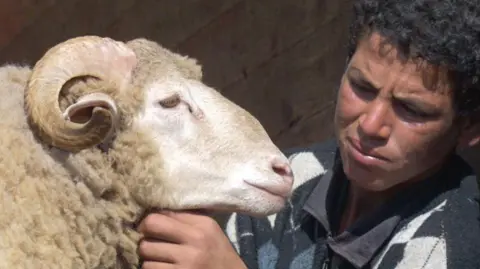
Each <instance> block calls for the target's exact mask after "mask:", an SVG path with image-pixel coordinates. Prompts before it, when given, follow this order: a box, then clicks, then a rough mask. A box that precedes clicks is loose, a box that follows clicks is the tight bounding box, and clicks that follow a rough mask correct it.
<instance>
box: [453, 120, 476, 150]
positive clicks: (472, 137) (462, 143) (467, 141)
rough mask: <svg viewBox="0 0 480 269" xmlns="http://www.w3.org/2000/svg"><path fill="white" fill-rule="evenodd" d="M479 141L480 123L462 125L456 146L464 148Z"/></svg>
mask: <svg viewBox="0 0 480 269" xmlns="http://www.w3.org/2000/svg"><path fill="white" fill-rule="evenodd" d="M479 143H480V123H475V124H469V125H467V126H466V127H464V128H463V129H462V131H461V133H460V136H459V138H458V148H459V149H466V148H469V147H473V146H475V145H477V144H479Z"/></svg>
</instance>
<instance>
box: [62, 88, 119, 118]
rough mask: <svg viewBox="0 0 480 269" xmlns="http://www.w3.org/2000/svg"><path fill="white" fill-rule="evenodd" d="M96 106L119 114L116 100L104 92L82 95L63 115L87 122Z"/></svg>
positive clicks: (116, 114)
mask: <svg viewBox="0 0 480 269" xmlns="http://www.w3.org/2000/svg"><path fill="white" fill-rule="evenodd" d="M95 108H106V109H109V110H111V111H112V112H113V114H114V115H115V117H117V116H118V112H117V106H116V104H115V101H114V100H113V99H112V98H111V97H110V96H108V95H106V94H104V93H90V94H87V95H84V96H82V97H80V98H79V99H78V100H77V101H76V102H75V103H74V104H72V105H70V106H69V107H67V109H65V112H64V113H63V117H64V118H65V119H67V120H70V121H72V122H76V123H86V122H87V121H88V120H89V119H90V118H91V117H92V112H93V110H94V109H95Z"/></svg>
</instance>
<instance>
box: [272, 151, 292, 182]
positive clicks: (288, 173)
mask: <svg viewBox="0 0 480 269" xmlns="http://www.w3.org/2000/svg"><path fill="white" fill-rule="evenodd" d="M271 164H272V170H273V171H274V172H275V173H276V174H278V175H279V176H281V177H282V179H283V181H285V182H286V183H288V184H290V185H292V184H293V172H292V168H291V167H290V164H289V163H288V160H286V159H284V158H279V157H274V158H273V159H272V163H271Z"/></svg>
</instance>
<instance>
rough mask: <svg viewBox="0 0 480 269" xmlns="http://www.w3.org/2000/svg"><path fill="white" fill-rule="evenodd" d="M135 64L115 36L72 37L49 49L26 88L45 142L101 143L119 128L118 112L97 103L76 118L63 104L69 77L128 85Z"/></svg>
mask: <svg viewBox="0 0 480 269" xmlns="http://www.w3.org/2000/svg"><path fill="white" fill-rule="evenodd" d="M135 65H136V56H135V54H134V52H133V51H132V50H130V49H129V48H128V47H127V46H126V45H125V44H124V43H121V42H117V41H114V40H112V39H109V38H102V37H97V36H84V37H78V38H72V39H69V40H67V41H65V42H63V43H60V44H58V45H56V46H54V47H52V48H51V49H49V50H48V51H47V52H46V53H45V55H44V56H43V57H42V58H41V59H40V60H39V61H38V62H37V63H36V64H35V66H34V67H33V70H32V74H31V76H30V79H29V81H28V84H27V89H26V92H25V106H26V107H25V108H26V112H27V116H28V120H29V123H30V124H31V126H32V128H33V129H34V131H35V133H36V134H37V135H38V136H39V137H40V139H42V141H44V142H45V143H47V144H50V145H51V146H54V147H57V148H61V149H63V150H67V151H72V152H75V151H79V150H82V149H85V148H88V147H92V146H95V145H97V144H99V143H101V142H102V141H103V140H104V139H105V137H106V136H107V135H108V134H109V133H110V132H111V131H112V128H113V127H114V124H115V122H114V121H115V118H114V117H115V113H114V111H112V109H111V108H108V107H105V106H96V107H95V108H94V109H93V110H92V114H91V117H90V119H89V120H88V121H87V122H85V123H76V122H72V121H70V120H69V119H68V117H65V116H64V115H63V113H62V111H61V109H60V104H59V101H58V98H59V94H60V91H61V90H62V87H63V86H64V84H65V83H67V82H68V81H69V80H71V79H73V78H76V77H85V76H90V77H95V78H97V79H99V80H101V81H103V82H105V83H107V85H109V86H111V87H112V88H113V89H115V90H122V89H124V88H125V87H127V86H128V84H129V82H130V78H131V73H132V70H133V68H134V66H135ZM111 101H112V102H113V100H111Z"/></svg>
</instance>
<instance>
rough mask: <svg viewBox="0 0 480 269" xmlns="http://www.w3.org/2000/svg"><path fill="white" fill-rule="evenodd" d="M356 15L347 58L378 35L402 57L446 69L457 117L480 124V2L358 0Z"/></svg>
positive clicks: (474, 0)
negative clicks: (362, 43) (361, 41)
mask: <svg viewBox="0 0 480 269" xmlns="http://www.w3.org/2000/svg"><path fill="white" fill-rule="evenodd" d="M354 12H355V14H354V18H353V22H352V23H351V25H350V32H351V36H350V42H349V45H348V50H349V52H348V53H349V59H350V58H351V57H352V56H353V54H354V52H355V48H356V46H357V44H358V41H359V40H360V39H362V38H364V37H365V36H368V35H369V34H371V33H373V32H376V33H379V34H380V35H381V36H382V38H385V41H386V44H389V45H393V46H394V47H395V48H396V49H397V50H398V51H399V54H400V55H401V56H402V58H406V59H421V60H423V61H426V62H427V63H429V64H432V65H434V66H442V67H446V68H447V69H448V77H449V79H450V83H451V85H452V87H453V90H454V103H455V109H456V111H457V113H458V115H460V116H465V117H466V118H467V119H469V120H470V121H471V123H475V122H480V115H479V114H480V113H479V111H480V1H479V0H400V1H399V0H357V1H355V3H354ZM384 44H385V43H384Z"/></svg>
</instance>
